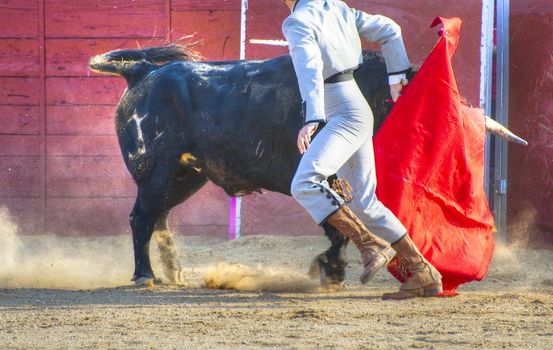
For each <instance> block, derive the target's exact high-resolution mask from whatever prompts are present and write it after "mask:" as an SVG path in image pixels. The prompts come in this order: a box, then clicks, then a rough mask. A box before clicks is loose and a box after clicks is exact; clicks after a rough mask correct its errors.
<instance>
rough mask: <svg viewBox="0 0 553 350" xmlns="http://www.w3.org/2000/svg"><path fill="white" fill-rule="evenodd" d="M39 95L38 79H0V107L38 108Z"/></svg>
mask: <svg viewBox="0 0 553 350" xmlns="http://www.w3.org/2000/svg"><path fill="white" fill-rule="evenodd" d="M39 95H40V86H39V79H38V78H5V77H0V105H23V106H38V104H39V100H40V96H39Z"/></svg>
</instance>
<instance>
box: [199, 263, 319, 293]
mask: <svg viewBox="0 0 553 350" xmlns="http://www.w3.org/2000/svg"><path fill="white" fill-rule="evenodd" d="M204 282H205V286H206V287H207V288H214V289H233V290H245V291H263V292H314V291H317V290H318V289H319V287H320V284H319V282H318V281H317V280H313V279H310V278H309V276H308V275H307V274H303V273H300V272H297V271H294V270H292V269H287V268H269V267H262V266H258V267H256V268H254V267H250V266H247V265H243V264H239V263H232V262H220V263H218V264H216V265H212V266H210V267H208V268H206V271H205V273H204Z"/></svg>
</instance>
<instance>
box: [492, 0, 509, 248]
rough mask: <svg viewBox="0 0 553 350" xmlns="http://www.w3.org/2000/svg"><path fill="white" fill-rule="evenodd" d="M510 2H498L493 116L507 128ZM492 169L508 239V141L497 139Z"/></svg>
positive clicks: (498, 217)
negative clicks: (494, 111) (494, 109)
mask: <svg viewBox="0 0 553 350" xmlns="http://www.w3.org/2000/svg"><path fill="white" fill-rule="evenodd" d="M509 5H510V2H509V0H497V50H496V72H497V74H496V94H497V96H496V113H495V119H496V120H497V121H498V122H499V123H501V124H503V125H504V126H505V127H508V126H509V12H510V11H509ZM494 158H495V167H494V186H493V187H494V188H493V190H494V219H495V226H496V229H497V233H498V238H499V239H500V240H506V239H507V142H506V141H504V140H500V139H499V138H496V141H495V157H494Z"/></svg>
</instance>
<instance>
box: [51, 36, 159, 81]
mask: <svg viewBox="0 0 553 350" xmlns="http://www.w3.org/2000/svg"><path fill="white" fill-rule="evenodd" d="M162 43H163V40H162V39H151V38H147V39H140V38H139V39H48V40H47V41H46V45H47V47H48V50H47V51H46V74H47V75H48V76H49V77H52V76H56V77H58V76H90V75H92V76H105V75H100V74H99V73H94V72H91V71H90V70H89V69H88V61H89V60H90V58H91V57H93V56H95V55H99V54H102V53H105V52H108V51H112V50H117V49H123V48H137V47H146V46H155V45H159V44H162Z"/></svg>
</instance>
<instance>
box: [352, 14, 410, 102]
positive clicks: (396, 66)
mask: <svg viewBox="0 0 553 350" xmlns="http://www.w3.org/2000/svg"><path fill="white" fill-rule="evenodd" d="M352 12H353V16H354V17H355V24H356V26H357V31H358V32H359V35H360V36H361V37H362V38H363V39H365V40H367V41H370V42H374V43H378V44H380V47H381V48H382V54H383V55H384V60H385V61H386V69H387V71H388V83H389V84H390V92H391V95H392V99H393V100H394V101H395V100H397V98H398V97H399V94H400V93H401V90H402V84H401V82H402V79H405V72H406V71H408V70H409V69H411V64H410V63H409V59H408V57H407V52H406V50H405V45H404V44H403V38H402V36H401V28H400V26H399V25H398V24H397V23H396V22H394V21H393V20H392V19H390V18H388V17H385V16H381V15H369V14H367V13H365V12H362V11H358V10H355V9H352Z"/></svg>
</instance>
